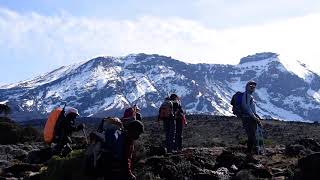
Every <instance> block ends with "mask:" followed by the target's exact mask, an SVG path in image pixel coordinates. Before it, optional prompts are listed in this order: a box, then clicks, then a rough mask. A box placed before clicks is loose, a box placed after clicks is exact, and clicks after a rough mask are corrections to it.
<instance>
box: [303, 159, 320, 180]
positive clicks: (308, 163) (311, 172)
mask: <svg viewBox="0 0 320 180" xmlns="http://www.w3.org/2000/svg"><path fill="white" fill-rule="evenodd" d="M298 167H299V169H300V170H301V171H300V173H301V174H300V178H301V179H319V177H320V153H314V154H310V155H308V156H306V157H303V158H301V159H299V161H298Z"/></svg>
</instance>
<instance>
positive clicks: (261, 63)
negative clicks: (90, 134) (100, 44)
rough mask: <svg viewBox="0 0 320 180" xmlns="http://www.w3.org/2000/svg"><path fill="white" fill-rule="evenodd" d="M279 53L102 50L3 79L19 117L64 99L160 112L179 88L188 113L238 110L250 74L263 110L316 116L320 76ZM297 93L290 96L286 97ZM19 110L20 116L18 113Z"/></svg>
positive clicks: (84, 105)
mask: <svg viewBox="0 0 320 180" xmlns="http://www.w3.org/2000/svg"><path fill="white" fill-rule="evenodd" d="M278 56H279V55H278V54H276V53H271V52H266V53H257V54H255V55H250V56H247V57H244V58H242V59H241V60H240V63H239V64H237V65H220V64H204V63H201V64H191V63H185V62H182V61H179V60H175V59H172V58H171V57H166V56H161V55H157V54H152V55H148V54H144V53H140V54H130V55H128V56H122V57H111V56H100V57H96V58H93V59H91V60H89V61H86V62H83V63H77V64H74V65H69V66H63V67H60V68H57V69H55V70H53V71H51V72H49V73H46V74H45V75H40V76H38V77H36V78H34V79H31V80H29V81H22V82H19V83H15V84H11V85H4V86H1V87H0V93H1V94H0V101H6V100H8V101H9V103H10V104H11V105H12V106H13V107H14V108H13V110H14V113H13V115H17V114H18V115H17V117H15V118H16V119H18V120H20V119H21V120H26V119H23V116H25V117H24V118H27V119H29V118H39V117H42V118H43V117H45V116H46V115H47V113H49V112H50V111H51V110H52V109H53V108H54V107H56V106H58V105H60V104H62V102H64V101H66V102H68V104H69V105H70V106H74V107H77V108H78V109H79V110H80V112H82V115H83V116H90V117H91V116H92V117H102V116H106V115H116V116H120V115H121V114H122V112H123V110H124V108H126V107H128V106H130V105H132V104H138V105H139V106H141V107H142V112H143V114H144V115H147V116H148V115H155V114H157V109H158V107H159V106H160V104H161V102H162V101H163V98H164V97H165V96H166V95H167V94H168V93H172V92H175V93H177V94H178V95H180V96H181V97H182V103H183V105H184V107H185V108H186V110H187V112H188V113H192V114H197V113H202V114H214V115H232V113H231V105H230V104H229V102H230V98H231V96H232V94H233V93H234V92H236V91H243V90H244V85H245V83H246V81H248V80H251V79H253V80H255V81H257V82H258V86H257V92H256V94H255V97H256V99H257V103H258V104H257V107H258V108H257V109H258V112H259V113H260V114H262V115H263V116H265V117H273V118H278V119H287V120H300V121H303V120H312V121H317V120H318V117H319V115H320V95H319V94H320V91H319V90H320V77H319V76H318V75H317V74H316V73H314V72H312V71H311V70H308V69H307V67H306V66H302V64H301V66H302V67H301V68H304V70H305V71H308V72H309V75H310V77H311V76H312V78H309V79H303V78H301V77H299V76H298V75H296V74H294V73H293V72H291V71H289V70H288V69H287V68H286V67H285V66H284V65H283V64H282V63H281V61H280V60H279V58H278ZM288 97H291V98H288ZM19 116H20V117H19Z"/></svg>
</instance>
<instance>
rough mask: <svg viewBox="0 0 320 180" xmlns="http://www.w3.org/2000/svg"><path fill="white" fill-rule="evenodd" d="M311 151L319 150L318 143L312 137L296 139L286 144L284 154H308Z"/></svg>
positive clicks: (319, 144)
mask: <svg viewBox="0 0 320 180" xmlns="http://www.w3.org/2000/svg"><path fill="white" fill-rule="evenodd" d="M313 152H320V143H319V142H318V140H316V139H313V138H303V139H298V140H296V141H295V142H294V143H293V144H289V145H287V146H286V154H287V155H289V156H301V155H308V154H311V153H313Z"/></svg>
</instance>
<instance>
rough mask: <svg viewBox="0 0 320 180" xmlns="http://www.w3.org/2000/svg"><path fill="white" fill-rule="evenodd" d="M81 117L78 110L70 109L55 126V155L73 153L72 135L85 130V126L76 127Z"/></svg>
mask: <svg viewBox="0 0 320 180" xmlns="http://www.w3.org/2000/svg"><path fill="white" fill-rule="evenodd" d="M77 116H79V112H78V110H77V109H76V108H73V107H69V108H67V109H66V110H65V112H64V113H63V114H62V118H60V119H59V121H58V122H57V124H56V126H55V137H54V140H53V142H54V143H56V146H55V147H54V154H58V155H61V156H66V155H67V154H68V153H69V152H71V151H72V148H71V143H72V141H71V135H72V133H73V132H75V131H80V130H83V129H84V128H85V125H84V124H79V125H78V126H76V125H75V119H76V118H77Z"/></svg>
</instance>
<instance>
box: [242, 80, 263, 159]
mask: <svg viewBox="0 0 320 180" xmlns="http://www.w3.org/2000/svg"><path fill="white" fill-rule="evenodd" d="M256 86H257V83H256V82H254V81H249V82H248V83H247V84H246V91H245V92H244V94H243V96H242V101H241V107H242V110H243V112H242V115H241V119H242V123H243V127H244V129H245V131H246V134H247V136H248V142H247V152H248V153H250V154H251V153H253V152H255V151H256V149H255V148H256V134H255V132H256V129H257V124H258V125H259V126H261V119H260V117H259V116H258V115H257V113H256V105H255V100H254V99H253V96H252V94H253V93H254V91H255V88H256Z"/></svg>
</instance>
